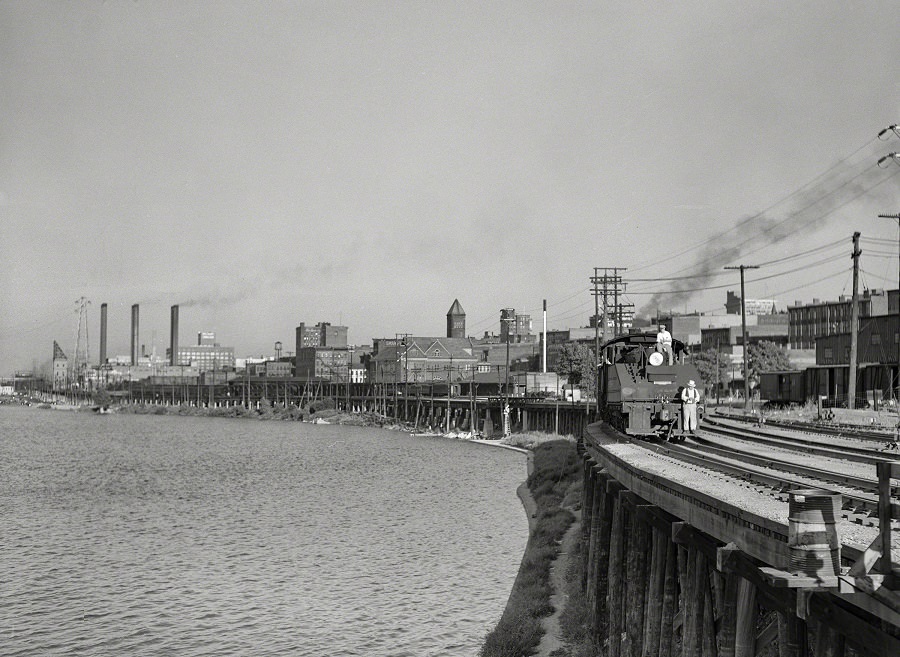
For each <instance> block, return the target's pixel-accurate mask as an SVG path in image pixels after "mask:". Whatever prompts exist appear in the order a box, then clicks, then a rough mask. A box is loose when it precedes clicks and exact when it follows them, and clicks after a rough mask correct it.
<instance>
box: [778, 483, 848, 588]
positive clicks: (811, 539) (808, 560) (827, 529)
mask: <svg viewBox="0 0 900 657" xmlns="http://www.w3.org/2000/svg"><path fill="white" fill-rule="evenodd" d="M842 499H843V498H842V497H841V494H840V493H832V492H831V491H826V490H819V489H815V488H807V489H800V490H794V491H791V493H790V502H789V507H788V550H789V551H790V557H791V563H790V572H791V573H792V574H794V575H805V576H807V577H826V576H832V577H833V576H835V575H840V574H841V539H840V537H839V536H838V531H837V522H838V520H839V519H840V517H841V502H842Z"/></svg>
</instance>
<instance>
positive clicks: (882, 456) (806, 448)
mask: <svg viewBox="0 0 900 657" xmlns="http://www.w3.org/2000/svg"><path fill="white" fill-rule="evenodd" d="M703 429H704V430H706V431H710V432H712V433H719V434H722V435H724V436H731V437H733V438H739V439H741V440H747V441H752V442H757V443H761V444H764V445H772V446H775V447H783V448H785V449H792V450H794V451H798V452H805V453H807V454H815V455H818V456H830V457H832V458H839V459H843V460H846V461H855V462H857V463H866V464H871V465H874V464H875V463H878V462H879V461H896V460H900V453H897V454H886V453H884V452H879V451H877V450H874V449H869V448H867V447H853V446H852V445H846V446H845V445H828V446H827V447H826V446H822V445H819V444H816V442H815V441H813V440H810V439H807V438H797V437H794V436H780V435H776V434H772V433H768V432H765V431H761V430H758V429H742V428H737V427H730V426H727V425H724V424H721V423H719V422H716V421H715V420H709V419H706V420H705V421H704V423H703Z"/></svg>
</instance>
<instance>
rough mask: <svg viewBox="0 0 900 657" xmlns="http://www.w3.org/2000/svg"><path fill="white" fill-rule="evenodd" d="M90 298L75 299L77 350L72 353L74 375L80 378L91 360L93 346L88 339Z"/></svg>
mask: <svg viewBox="0 0 900 657" xmlns="http://www.w3.org/2000/svg"><path fill="white" fill-rule="evenodd" d="M89 305H91V302H90V300H88V299H87V298H85V297H79V298H78V299H76V300H75V312H76V313H78V324H77V326H76V328H75V351H74V353H73V354H72V376H73V378H75V379H78V378H79V377H80V376H81V375H82V373H83V372H84V370H85V368H87V366H88V363H89V362H90V360H91V347H90V342H89V341H88V321H87V307H88V306H89Z"/></svg>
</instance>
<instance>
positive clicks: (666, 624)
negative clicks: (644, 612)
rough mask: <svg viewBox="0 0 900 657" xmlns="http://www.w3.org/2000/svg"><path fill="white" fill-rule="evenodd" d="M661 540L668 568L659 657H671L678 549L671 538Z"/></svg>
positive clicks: (664, 591) (676, 601)
mask: <svg viewBox="0 0 900 657" xmlns="http://www.w3.org/2000/svg"><path fill="white" fill-rule="evenodd" d="M660 539H661V542H662V543H663V545H664V546H665V555H666V556H665V562H666V566H665V575H664V577H663V596H662V609H661V615H660V626H659V657H671V656H672V654H673V653H674V650H673V638H674V626H675V612H676V610H677V608H678V582H677V577H678V547H677V546H676V545H675V543H674V542H673V541H672V539H671V537H670V536H664V535H660Z"/></svg>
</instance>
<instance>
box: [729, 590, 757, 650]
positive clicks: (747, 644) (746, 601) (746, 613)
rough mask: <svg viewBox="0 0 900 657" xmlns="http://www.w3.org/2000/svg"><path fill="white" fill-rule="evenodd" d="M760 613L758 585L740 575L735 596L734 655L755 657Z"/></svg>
mask: <svg viewBox="0 0 900 657" xmlns="http://www.w3.org/2000/svg"><path fill="white" fill-rule="evenodd" d="M758 615H759V609H758V607H757V605H756V587H755V586H754V585H753V584H752V583H751V582H749V581H747V580H746V579H744V578H743V577H740V578H739V579H738V583H737V596H736V598H735V627H734V657H755V655H756V621H757V617H758Z"/></svg>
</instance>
